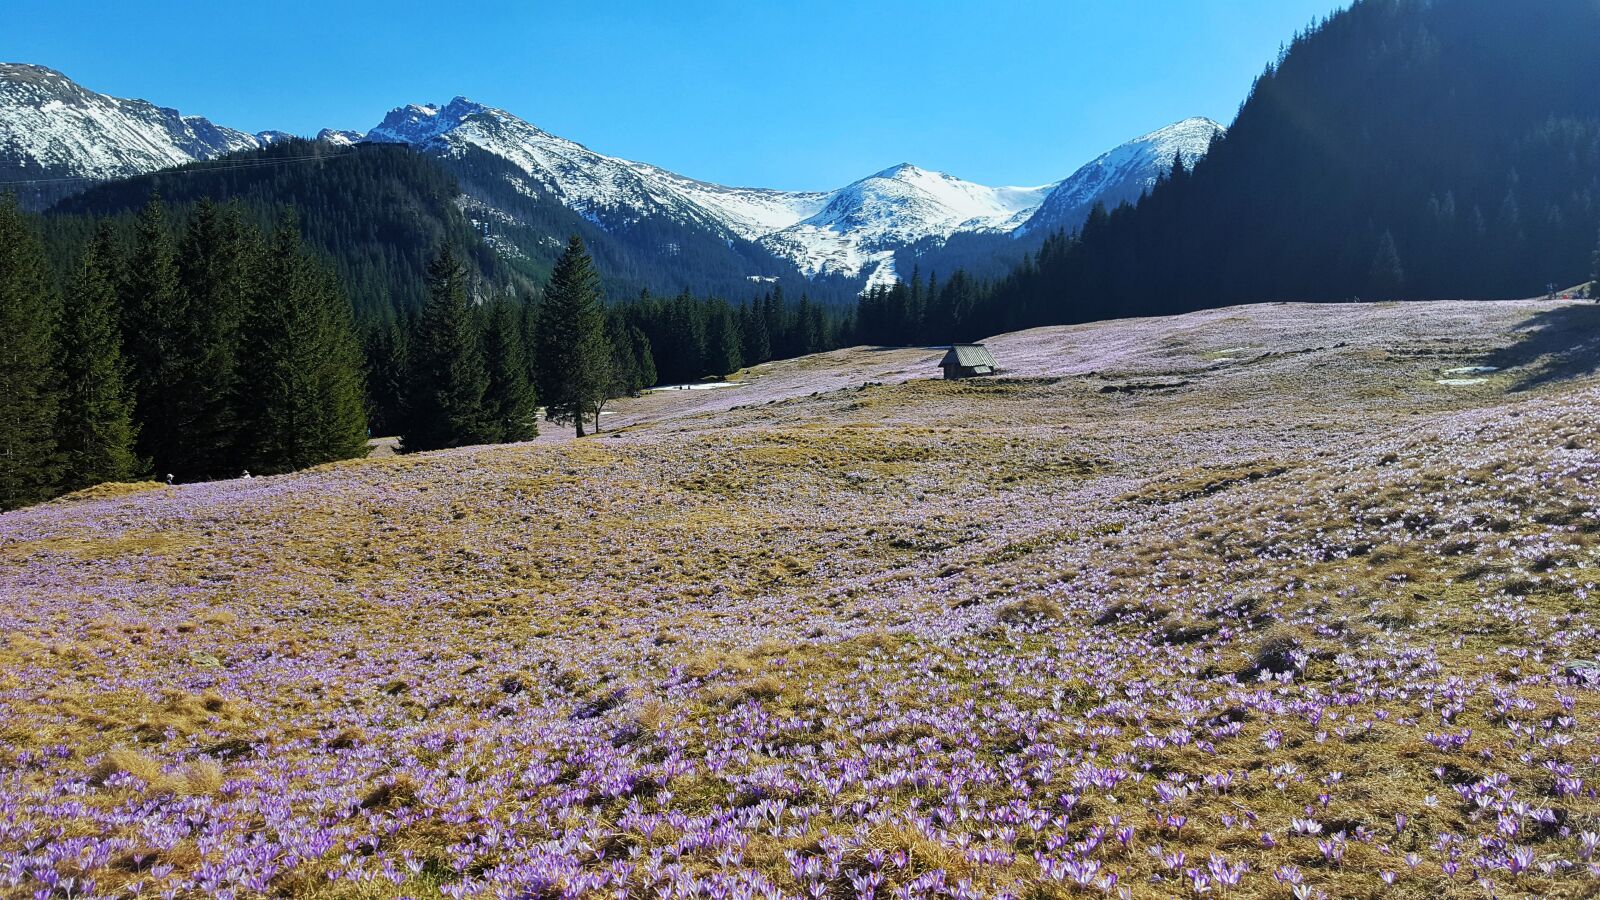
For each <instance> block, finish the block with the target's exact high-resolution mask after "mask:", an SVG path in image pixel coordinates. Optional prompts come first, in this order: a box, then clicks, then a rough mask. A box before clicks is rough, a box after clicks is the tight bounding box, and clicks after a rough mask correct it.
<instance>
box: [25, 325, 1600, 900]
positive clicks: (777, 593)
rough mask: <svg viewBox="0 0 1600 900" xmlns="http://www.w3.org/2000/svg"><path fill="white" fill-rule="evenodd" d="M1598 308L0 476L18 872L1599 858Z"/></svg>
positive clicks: (1102, 879) (1069, 888)
mask: <svg viewBox="0 0 1600 900" xmlns="http://www.w3.org/2000/svg"><path fill="white" fill-rule="evenodd" d="M1596 325H1600V309H1597V308H1595V307H1591V306H1586V305H1585V306H1580V305H1571V304H1547V303H1542V302H1521V303H1496V304H1418V305H1407V306H1399V305H1357V306H1286V305H1278V306H1260V307H1252V308H1245V309H1228V310H1218V311H1213V312H1207V313H1200V314H1196V315H1191V316H1185V317H1181V318H1177V319H1167V320H1159V319H1149V320H1136V321H1128V322H1113V323H1105V324H1101V325H1094V326H1082V327H1075V328H1062V329H1043V330H1037V331H1032V332H1024V333H1019V334H1013V335H1004V336H1001V337H998V338H995V339H993V340H991V341H990V342H989V346H990V347H991V349H993V350H994V351H995V354H996V356H997V357H998V358H999V360H1000V361H1001V364H1002V365H1003V366H1006V367H1008V368H1009V369H1011V370H1012V377H1007V378H1001V379H994V380H987V381H982V382H963V383H946V382H940V381H932V380H926V379H927V378H928V377H929V376H931V375H933V374H934V368H933V364H934V363H935V362H936V360H937V356H938V354H937V352H936V351H931V350H930V351H872V350H865V349H858V350H852V351H842V352H840V353H837V354H830V355H827V356H822V357H810V358H807V359H803V360H797V361H792V362H787V363H777V364H771V365H769V366H765V367H761V368H758V369H756V370H753V371H750V372H747V373H743V376H742V380H741V381H740V382H738V383H736V384H735V386H733V387H727V388H721V389H715V390H705V391H678V392H669V393H663V394H657V395H651V396H648V397H646V398H642V399H641V400H638V401H631V402H626V403H623V404H621V405H619V407H618V408H617V414H616V415H615V416H614V417H612V418H613V420H614V427H615V428H617V429H618V430H616V431H614V432H612V433H610V434H608V435H603V436H599V437H595V438H590V439H586V440H583V441H579V442H573V441H566V442H564V443H559V444H534V445H521V446H512V447H502V448H492V449H490V448H485V449H469V450H460V451H451V452H446V453H440V454H433V455H425V456H417V457H400V458H391V459H385V460H372V461H365V462H358V463H351V464H341V465H337V466H332V467H327V468H324V469H321V470H315V471H312V472H307V473H302V474H299V475H292V476H285V477H281V478H268V479H255V480H251V481H236V482H226V483H216V484H203V485H189V486H181V487H177V488H164V487H149V488H136V487H132V486H129V487H104V488H100V489H96V490H94V491H91V492H89V493H88V494H87V495H85V496H82V497H79V498H75V499H69V500H66V501H63V502H59V503H56V504H52V505H49V506H45V507H39V508H34V509H29V510H23V511H20V512H16V513H11V514H8V515H6V516H4V517H0V627H3V630H4V633H5V634H6V635H7V638H6V640H5V643H4V644H3V645H0V700H3V702H0V809H3V810H5V815H4V822H5V825H4V830H3V831H0V891H3V892H5V893H17V894H22V895H27V894H32V893H34V892H35V891H39V890H46V891H48V890H49V889H50V888H51V887H52V886H59V885H61V884H62V883H64V881H65V880H66V879H75V881H74V882H73V892H74V893H75V894H76V893H89V892H91V891H93V892H106V893H112V892H118V891H125V890H131V888H132V886H133V885H139V886H140V888H141V889H142V890H143V892H144V893H146V894H153V893H159V892H161V891H169V890H170V891H176V892H179V893H182V892H192V893H197V894H206V895H211V894H217V893H220V892H223V891H227V890H236V891H238V892H239V893H240V894H242V895H254V894H257V893H270V894H279V895H293V896H323V897H334V896H367V897H398V896H427V895H430V894H433V893H435V892H437V891H439V890H440V889H441V888H442V889H444V890H445V891H446V893H447V894H448V895H450V896H497V895H498V896H560V895H565V896H580V895H581V896H589V895H599V894H601V893H607V894H615V893H617V892H626V893H628V894H629V895H630V896H674V897H678V896H682V897H688V896H696V895H699V896H705V895H721V894H724V893H725V894H728V895H730V896H758V895H760V896H783V897H805V896H813V897H822V896H837V897H846V896H849V897H855V896H890V895H893V896H905V897H926V898H933V897H976V896H984V897H992V896H1037V897H1057V896H1062V897H1065V896H1073V895H1075V894H1076V893H1079V892H1081V893H1084V894H1086V895H1090V896H1092V895H1094V894H1097V893H1110V894H1112V895H1117V894H1118V893H1126V894H1127V895H1131V896H1134V897H1152V898H1153V897H1173V896H1196V895H1221V896H1238V897H1285V896H1305V897H1313V896H1329V897H1371V896H1394V897H1444V898H1455V897H1461V898H1465V897H1481V896H1483V895H1484V892H1485V890H1486V887H1485V884H1487V886H1488V887H1487V889H1488V890H1490V891H1492V893H1493V894H1494V895H1495V896H1505V897H1512V896H1516V897H1533V896H1538V897H1579V896H1590V895H1592V893H1593V889H1594V885H1595V883H1596V882H1595V880H1594V879H1595V877H1596V874H1595V869H1594V865H1595V863H1596V862H1600V860H1596V859H1595V858H1594V857H1595V853H1596V851H1597V847H1600V834H1597V833H1600V819H1597V817H1600V800H1597V799H1596V794H1595V784H1594V781H1595V778H1596V777H1597V775H1596V771H1595V765H1594V759H1595V754H1597V753H1600V747H1597V743H1600V727H1597V726H1600V720H1597V716H1600V690H1597V687H1600V681H1595V680H1586V677H1585V676H1583V675H1582V674H1581V673H1578V669H1579V668H1581V667H1577V666H1572V665H1569V663H1570V662H1571V661H1574V660H1579V659H1583V658H1591V659H1592V658H1593V657H1594V656H1595V655H1596V653H1597V652H1600V628H1597V622H1596V618H1595V614H1594V611H1593V604H1592V602H1591V600H1590V591H1592V590H1593V584H1594V582H1595V581H1596V580H1597V577H1600V520H1597V518H1596V512H1595V510H1596V509H1597V508H1600V454H1597V452H1596V449H1597V448H1596V445H1595V440H1596V438H1595V436H1594V435H1595V429H1594V412H1593V411H1594V409H1595V408H1596V402H1597V401H1600V384H1597V383H1596V382H1595V381H1594V379H1593V378H1592V375H1593V373H1594V369H1595V367H1596V365H1597V364H1600V351H1597V349H1596V347H1595V346H1594V345H1593V337H1592V336H1593V335H1594V334H1596V333H1597V331H1596V327H1595V326H1596ZM68 747H71V748H74V749H72V750H67V749H65V748H68ZM89 882H92V885H91V884H89ZM58 891H59V888H58Z"/></svg>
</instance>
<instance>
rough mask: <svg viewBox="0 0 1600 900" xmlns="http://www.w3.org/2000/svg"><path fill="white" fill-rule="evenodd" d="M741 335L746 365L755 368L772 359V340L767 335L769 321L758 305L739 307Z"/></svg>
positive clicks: (749, 304) (748, 304) (750, 304)
mask: <svg viewBox="0 0 1600 900" xmlns="http://www.w3.org/2000/svg"><path fill="white" fill-rule="evenodd" d="M739 335H740V337H741V338H742V339H743V342H744V346H743V347H742V348H741V349H742V350H743V351H744V352H743V355H744V364H745V365H747V366H754V365H758V364H760V363H764V362H766V361H767V360H769V359H771V358H772V338H771V336H770V335H768V334H767V320H766V317H765V316H763V315H762V314H761V309H760V307H759V305H758V304H756V303H746V304H744V305H743V306H741V307H739Z"/></svg>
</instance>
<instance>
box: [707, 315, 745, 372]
mask: <svg viewBox="0 0 1600 900" xmlns="http://www.w3.org/2000/svg"><path fill="white" fill-rule="evenodd" d="M743 367H744V352H743V348H742V347H741V346H740V339H739V323H738V320H737V319H735V318H734V315H733V309H732V308H731V307H729V306H728V304H727V303H725V302H723V301H721V300H712V301H710V302H709V303H708V304H707V306H706V351H705V363H704V366H703V367H702V371H703V372H705V373H706V374H710V375H719V376H727V375H732V374H733V373H734V372H737V371H739V370H740V369H741V368H743Z"/></svg>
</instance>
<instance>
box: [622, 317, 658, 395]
mask: <svg viewBox="0 0 1600 900" xmlns="http://www.w3.org/2000/svg"><path fill="white" fill-rule="evenodd" d="M628 342H629V343H630V344H631V345H632V346H633V362H634V366H635V372H636V373H637V374H638V376H639V390H641V391H642V390H644V389H645V388H647V387H650V386H651V385H653V384H655V383H656V357H655V351H654V350H652V349H651V347H650V338H649V337H648V336H646V335H645V333H644V332H643V331H642V330H640V328H639V327H638V326H637V325H632V326H629V327H628Z"/></svg>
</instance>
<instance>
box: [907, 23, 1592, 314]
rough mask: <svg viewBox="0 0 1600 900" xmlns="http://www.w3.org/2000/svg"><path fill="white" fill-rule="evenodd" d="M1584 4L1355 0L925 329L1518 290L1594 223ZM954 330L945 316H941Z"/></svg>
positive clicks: (1586, 265) (1539, 277)
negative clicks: (1179, 154) (1204, 120)
mask: <svg viewBox="0 0 1600 900" xmlns="http://www.w3.org/2000/svg"><path fill="white" fill-rule="evenodd" d="M1597 35H1600V5H1597V4H1595V3H1592V2H1586V0H1537V2H1529V3H1515V4H1511V3H1505V2H1503V0H1361V2H1358V3H1356V4H1355V5H1354V6H1353V7H1352V8H1351V9H1349V10H1348V11H1346V12H1343V13H1340V14H1338V15H1335V16H1333V17H1332V18H1331V19H1329V20H1328V21H1327V22H1325V23H1323V24H1322V25H1321V26H1320V27H1317V28H1315V29H1313V30H1311V31H1310V32H1308V33H1306V34H1304V35H1302V36H1301V37H1299V38H1298V39H1296V40H1295V41H1294V42H1293V44H1292V45H1291V46H1290V47H1289V48H1288V49H1287V50H1286V51H1285V52H1284V54H1283V55H1282V57H1281V58H1280V60H1278V61H1277V62H1276V63H1275V64H1274V65H1272V66H1269V67H1268V69H1267V71H1266V72H1265V73H1264V74H1263V75H1262V76H1261V78H1260V79H1259V80H1258V81H1257V83H1256V85H1255V87H1254V89H1253V90H1252V91H1251V93H1250V96H1249V99H1248V100H1247V101H1246V102H1245V104H1244V105H1243V107H1242V108H1241V110H1240V113H1239V117H1238V119H1237V121H1236V122H1234V124H1233V125H1232V126H1231V128H1230V129H1229V132H1228V134H1227V136H1226V138H1224V139H1222V140H1220V141H1218V142H1217V143H1216V145H1215V146H1214V147H1213V149H1212V151H1211V153H1210V154H1209V155H1208V156H1207V157H1206V158H1205V159H1204V160H1202V161H1201V162H1199V163H1198V164H1197V165H1196V166H1195V167H1194V169H1193V171H1192V172H1190V171H1188V170H1187V169H1185V168H1183V167H1178V168H1177V169H1176V170H1175V174H1174V176H1173V177H1171V178H1169V179H1167V180H1166V181H1165V182H1164V183H1163V184H1161V185H1159V186H1158V187H1157V188H1156V189H1155V190H1154V191H1153V192H1152V194H1151V195H1150V196H1149V197H1148V198H1146V199H1145V200H1144V201H1143V202H1141V203H1139V204H1138V205H1137V207H1136V208H1134V207H1131V206H1123V207H1120V208H1118V209H1116V210H1113V211H1110V212H1109V213H1107V212H1104V211H1101V212H1098V213H1096V214H1095V215H1094V216H1093V217H1092V218H1091V219H1090V221H1089V222H1088V223H1087V224H1086V225H1085V226H1084V228H1083V230H1082V233H1081V235H1080V236H1079V237H1078V238H1077V239H1071V240H1068V239H1058V240H1055V241H1051V242H1050V243H1048V244H1047V245H1046V246H1045V247H1044V248H1043V249H1042V250H1041V251H1040V255H1039V257H1038V259H1037V260H1036V261H1032V262H1029V263H1026V264H1024V265H1022V266H1021V267H1019V268H1018V269H1017V270H1015V271H1014V272H1013V274H1011V275H1010V276H1009V277H1008V278H1006V279H1005V280H1004V281H1003V282H1001V283H1000V284H999V285H997V286H996V287H995V288H994V289H993V290H991V291H987V292H986V293H985V296H984V298H983V299H982V300H981V301H980V302H979V303H977V304H976V305H975V307H974V308H973V309H972V310H971V311H970V312H969V313H968V314H967V315H966V317H965V318H963V319H960V320H954V321H951V320H946V321H932V322H923V323H917V324H916V325H915V326H912V328H913V330H916V331H919V332H930V331H931V332H935V333H939V334H941V335H957V334H961V335H979V334H987V333H995V332H1000V331H1005V330H1008V329H1011V328H1014V327H1019V326H1026V325H1034V324H1042V323H1065V322H1079V321H1090V320H1096V319H1104V318H1110V317H1119V316H1128V315H1148V314H1164V313H1173V312H1180V311H1185V310H1192V309H1200V308H1206V307H1214V306H1222V305H1227V304H1233V303H1242V302H1256V301H1264V300H1322V301H1328V300H1349V299H1353V298H1360V299H1381V300H1393V299H1435V298H1447V297H1461V298H1472V299H1487V298H1505V297H1518V296H1529V295H1533V294H1541V293H1543V292H1544V290H1545V287H1546V285H1547V284H1551V283H1555V284H1557V285H1561V286H1566V285H1570V284H1574V283H1581V282H1583V281H1586V280H1588V278H1589V277H1590V273H1591V258H1592V254H1593V251H1594V250H1595V245H1596V235H1597V233H1600V91H1596V90H1595V85H1596V84H1600V52H1597V50H1596V48H1597V46H1600V44H1597V41H1596V36H1597ZM946 339H948V338H946Z"/></svg>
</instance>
